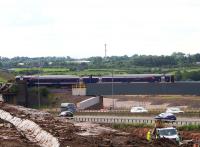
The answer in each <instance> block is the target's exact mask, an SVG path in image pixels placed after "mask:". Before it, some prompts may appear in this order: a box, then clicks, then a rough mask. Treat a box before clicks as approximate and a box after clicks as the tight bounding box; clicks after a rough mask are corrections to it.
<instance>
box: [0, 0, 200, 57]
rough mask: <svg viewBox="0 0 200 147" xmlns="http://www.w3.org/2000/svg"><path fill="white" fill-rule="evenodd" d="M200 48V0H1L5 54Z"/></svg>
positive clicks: (0, 44)
mask: <svg viewBox="0 0 200 147" xmlns="http://www.w3.org/2000/svg"><path fill="white" fill-rule="evenodd" d="M105 43H107V50H108V51H107V55H108V56H112V55H117V56H123V55H128V56H131V55H133V54H146V55H149V54H151V55H161V54H163V55H170V54H172V53H173V52H178V51H180V52H184V53H186V54H189V53H190V54H195V53H198V52H200V0H0V56H4V57H13V56H29V57H36V56H70V57H74V58H83V57H90V56H104V44H105Z"/></svg>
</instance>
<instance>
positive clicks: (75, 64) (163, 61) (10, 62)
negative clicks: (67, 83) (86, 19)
mask: <svg viewBox="0 0 200 147" xmlns="http://www.w3.org/2000/svg"><path fill="white" fill-rule="evenodd" d="M199 64H200V54H193V55H190V54H184V53H181V52H176V53H173V54H172V55H170V56H164V55H161V56H153V55H133V56H126V55H125V56H111V57H106V58H104V57H90V58H84V59H73V58H71V57H69V56H67V57H37V58H29V57H14V58H6V57H0V68H3V69H10V68H29V69H31V68H34V69H33V71H30V70H28V71H27V74H36V73H37V72H38V71H37V68H38V67H41V68H65V69H68V70H69V72H70V71H84V70H90V69H93V70H95V69H97V70H100V69H102V70H106V69H107V70H111V69H117V70H125V71H126V73H128V74H133V73H173V74H175V75H176V79H177V80H200V70H198V66H200V65H199ZM191 67H192V68H195V70H191V71H190V70H189V71H188V69H191ZM185 69H186V70H185ZM90 71H91V70H90ZM20 72H22V73H23V72H24V74H26V71H20ZM28 72H30V73H28ZM65 72H66V71H65Z"/></svg>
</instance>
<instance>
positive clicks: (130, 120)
mask: <svg viewBox="0 0 200 147" xmlns="http://www.w3.org/2000/svg"><path fill="white" fill-rule="evenodd" d="M74 121H75V122H94V123H139V124H141V123H145V124H154V123H155V120H154V119H137V118H120V117H113V118H106V117H82V116H76V117H74ZM172 125H175V126H183V125H200V120H199V121H192V120H191V121H180V120H178V121H175V122H172Z"/></svg>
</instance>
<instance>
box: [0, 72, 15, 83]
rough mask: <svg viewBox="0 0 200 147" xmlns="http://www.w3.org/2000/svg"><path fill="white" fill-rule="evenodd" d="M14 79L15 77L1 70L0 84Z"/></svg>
mask: <svg viewBox="0 0 200 147" xmlns="http://www.w3.org/2000/svg"><path fill="white" fill-rule="evenodd" d="M13 79H14V75H12V74H11V73H9V72H7V71H4V70H1V69H0V82H7V81H9V80H13Z"/></svg>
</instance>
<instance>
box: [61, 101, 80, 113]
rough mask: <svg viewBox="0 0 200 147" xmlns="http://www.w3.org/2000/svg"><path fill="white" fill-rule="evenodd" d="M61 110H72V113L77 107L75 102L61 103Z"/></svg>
mask: <svg viewBox="0 0 200 147" xmlns="http://www.w3.org/2000/svg"><path fill="white" fill-rule="evenodd" d="M60 110H61V112H62V111H71V112H72V113H74V112H76V110H77V108H76V105H75V104H74V103H61V105H60Z"/></svg>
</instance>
